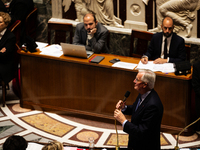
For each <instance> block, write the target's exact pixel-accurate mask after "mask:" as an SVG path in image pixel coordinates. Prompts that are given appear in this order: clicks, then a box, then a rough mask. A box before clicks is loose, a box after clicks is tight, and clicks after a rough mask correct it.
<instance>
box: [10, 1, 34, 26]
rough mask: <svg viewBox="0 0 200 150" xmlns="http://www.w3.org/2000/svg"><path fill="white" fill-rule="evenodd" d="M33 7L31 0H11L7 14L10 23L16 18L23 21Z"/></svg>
mask: <svg viewBox="0 0 200 150" xmlns="http://www.w3.org/2000/svg"><path fill="white" fill-rule="evenodd" d="M33 8H34V3H33V0H12V1H11V3H10V5H9V14H10V16H11V19H12V20H11V24H12V23H14V22H15V21H16V20H21V21H22V23H23V22H24V21H25V19H26V17H27V15H28V14H29V13H30V12H31V11H32V10H33Z"/></svg>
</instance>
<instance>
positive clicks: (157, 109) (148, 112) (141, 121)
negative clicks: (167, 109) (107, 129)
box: [123, 90, 163, 150]
mask: <svg viewBox="0 0 200 150" xmlns="http://www.w3.org/2000/svg"><path fill="white" fill-rule="evenodd" d="M139 97H140V94H139V95H138V97H137V99H136V101H135V102H134V103H133V105H129V106H127V109H126V110H125V112H124V114H126V115H132V117H131V122H129V121H127V122H126V123H125V125H124V129H123V130H124V132H126V133H128V134H129V142H128V148H133V149H134V150H147V149H151V150H159V149H160V125H161V120H162V115H163V105H162V102H161V100H160V98H159V96H158V94H157V93H156V91H154V90H152V91H151V93H150V94H149V95H148V96H147V97H146V98H145V100H144V101H143V102H142V103H141V104H140V106H139V107H138V109H137V111H135V108H136V105H137V103H138V99H139Z"/></svg>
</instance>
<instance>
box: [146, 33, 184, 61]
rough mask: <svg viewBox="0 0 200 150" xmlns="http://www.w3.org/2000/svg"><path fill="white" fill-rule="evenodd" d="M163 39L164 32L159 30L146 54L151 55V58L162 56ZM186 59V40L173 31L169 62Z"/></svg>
mask: <svg viewBox="0 0 200 150" xmlns="http://www.w3.org/2000/svg"><path fill="white" fill-rule="evenodd" d="M162 39H163V32H159V33H156V34H154V35H153V37H152V39H151V42H150V45H149V47H148V50H147V52H146V54H145V55H147V56H148V57H149V59H151V60H155V59H157V58H160V55H161V48H162ZM185 59H186V52H185V41H184V39H183V38H182V37H180V36H178V35H177V34H176V33H173V35H172V39H171V44H170V48H169V62H171V63H174V62H179V61H185Z"/></svg>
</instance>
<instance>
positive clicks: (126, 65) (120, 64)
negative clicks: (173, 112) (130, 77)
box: [112, 61, 137, 70]
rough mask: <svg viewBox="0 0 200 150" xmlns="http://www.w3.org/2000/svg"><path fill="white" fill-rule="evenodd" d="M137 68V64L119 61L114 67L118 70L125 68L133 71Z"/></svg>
mask: <svg viewBox="0 0 200 150" xmlns="http://www.w3.org/2000/svg"><path fill="white" fill-rule="evenodd" d="M136 66H137V64H134V63H127V62H121V61H118V62H116V63H114V64H113V65H112V67H118V68H124V69H131V70H133V69H134V68H135V67H136Z"/></svg>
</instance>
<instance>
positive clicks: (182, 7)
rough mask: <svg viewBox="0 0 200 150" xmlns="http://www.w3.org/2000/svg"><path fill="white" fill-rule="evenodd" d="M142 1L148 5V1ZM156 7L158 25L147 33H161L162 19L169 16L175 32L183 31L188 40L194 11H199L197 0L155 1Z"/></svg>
mask: <svg viewBox="0 0 200 150" xmlns="http://www.w3.org/2000/svg"><path fill="white" fill-rule="evenodd" d="M143 1H144V3H145V4H146V5H147V4H148V0H143ZM156 6H157V19H158V25H157V27H156V28H154V29H152V30H149V31H151V32H159V31H161V28H160V25H161V24H162V19H163V18H164V17H166V16H169V17H171V18H172V19H173V20H174V24H175V29H174V31H175V32H177V33H178V32H179V31H180V30H185V31H186V33H187V34H186V35H185V36H186V37H188V38H189V37H190V36H191V31H192V28H193V25H192V22H193V21H194V20H195V18H196V16H195V13H194V11H195V10H198V9H199V0H157V1H156Z"/></svg>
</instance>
